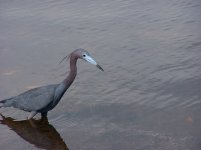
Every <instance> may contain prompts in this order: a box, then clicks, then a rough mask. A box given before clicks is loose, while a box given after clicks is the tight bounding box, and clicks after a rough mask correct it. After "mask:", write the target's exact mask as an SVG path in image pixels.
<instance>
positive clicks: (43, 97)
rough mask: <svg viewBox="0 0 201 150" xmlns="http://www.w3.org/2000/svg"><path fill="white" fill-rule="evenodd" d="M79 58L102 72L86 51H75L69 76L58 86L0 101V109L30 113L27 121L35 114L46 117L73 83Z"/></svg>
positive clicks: (35, 90)
mask: <svg viewBox="0 0 201 150" xmlns="http://www.w3.org/2000/svg"><path fill="white" fill-rule="evenodd" d="M66 58H67V56H66V57H64V59H66ZM79 58H80V59H83V60H85V61H87V62H89V63H91V64H93V65H96V67H97V68H99V69H100V70H101V71H103V69H102V68H101V66H100V65H98V64H97V63H96V61H95V60H94V59H93V58H92V57H91V56H90V54H89V52H88V51H86V50H84V49H76V50H74V51H73V52H72V53H70V55H69V59H70V71H69V74H68V76H67V77H66V78H65V79H64V80H63V81H62V82H61V83H60V84H52V85H47V86H42V87H38V88H34V89H31V90H28V91H26V92H24V93H22V94H20V95H18V96H15V97H12V98H9V99H5V100H2V101H0V107H14V108H18V109H21V110H24V111H28V112H30V115H29V116H28V119H31V118H33V117H34V116H35V115H36V114H37V113H41V117H47V113H48V111H50V110H52V109H53V108H54V107H55V106H56V105H57V104H58V103H59V101H60V100H61V98H62V96H63V95H64V93H65V92H66V90H67V89H68V88H69V87H70V85H71V84H72V83H73V81H74V79H75V77H76V74H77V67H76V63H77V60H78V59H79ZM64 59H63V60H64ZM63 60H62V61H63Z"/></svg>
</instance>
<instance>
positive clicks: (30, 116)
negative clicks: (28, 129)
mask: <svg viewBox="0 0 201 150" xmlns="http://www.w3.org/2000/svg"><path fill="white" fill-rule="evenodd" d="M36 114H37V112H36V111H32V112H31V113H30V115H29V117H28V120H29V119H32V118H33V117H34V116H35V115H36Z"/></svg>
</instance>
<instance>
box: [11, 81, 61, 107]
mask: <svg viewBox="0 0 201 150" xmlns="http://www.w3.org/2000/svg"><path fill="white" fill-rule="evenodd" d="M56 87H57V84H55V85H47V86H43V87H38V88H34V89H31V90H29V91H27V92H24V93H22V94H20V95H18V96H16V97H15V98H14V99H13V100H14V103H13V107H15V108H19V109H22V110H26V111H37V110H40V109H42V108H44V107H45V106H47V105H48V104H49V103H51V102H52V101H53V100H54V93H55V88H56Z"/></svg>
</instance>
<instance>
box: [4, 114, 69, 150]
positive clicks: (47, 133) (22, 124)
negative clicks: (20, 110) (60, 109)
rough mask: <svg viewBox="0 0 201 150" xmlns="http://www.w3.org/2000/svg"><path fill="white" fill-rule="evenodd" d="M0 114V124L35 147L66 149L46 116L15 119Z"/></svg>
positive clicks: (51, 149) (52, 149)
mask: <svg viewBox="0 0 201 150" xmlns="http://www.w3.org/2000/svg"><path fill="white" fill-rule="evenodd" d="M0 115H1V117H2V120H0V123H1V124H3V125H7V126H8V127H9V128H10V129H11V130H13V131H15V132H16V133H17V134H18V135H19V136H20V137H21V138H23V139H24V140H25V141H27V142H29V143H31V144H34V145H35V146H36V147H38V148H42V149H47V150H68V147H67V146H66V144H65V142H64V141H63V139H62V138H61V136H60V135H59V133H58V132H57V131H56V129H55V128H54V127H53V126H52V125H51V124H49V122H48V119H47V118H42V119H40V120H35V119H32V120H23V121H15V120H14V119H13V118H11V117H5V116H3V115H2V114H0Z"/></svg>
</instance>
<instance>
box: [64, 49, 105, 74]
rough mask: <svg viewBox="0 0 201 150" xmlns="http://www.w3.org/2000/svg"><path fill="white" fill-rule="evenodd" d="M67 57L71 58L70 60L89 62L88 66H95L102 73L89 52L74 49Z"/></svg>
mask: <svg viewBox="0 0 201 150" xmlns="http://www.w3.org/2000/svg"><path fill="white" fill-rule="evenodd" d="M67 57H68V56H66V57H64V59H66V58H67ZM69 57H72V58H73V57H74V58H75V59H78V58H80V59H83V60H85V61H87V62H89V63H90V64H92V65H95V66H96V67H97V68H98V69H100V70H101V71H104V70H103V68H102V67H101V66H100V65H99V64H98V63H97V62H96V61H95V60H94V59H93V58H92V57H91V55H90V54H89V52H88V51H87V50H85V49H82V48H79V49H76V50H74V51H73V52H72V53H71V54H70V55H69ZM64 59H63V60H64ZM63 60H62V61H63Z"/></svg>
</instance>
